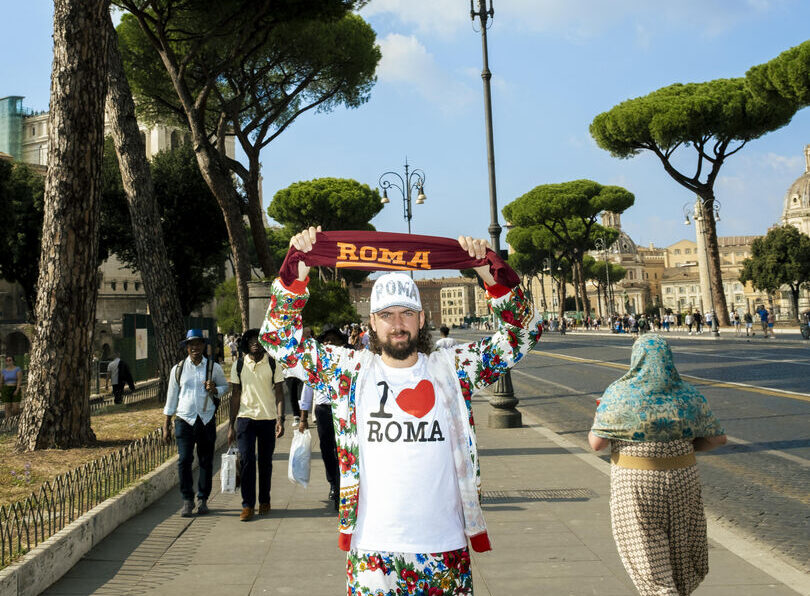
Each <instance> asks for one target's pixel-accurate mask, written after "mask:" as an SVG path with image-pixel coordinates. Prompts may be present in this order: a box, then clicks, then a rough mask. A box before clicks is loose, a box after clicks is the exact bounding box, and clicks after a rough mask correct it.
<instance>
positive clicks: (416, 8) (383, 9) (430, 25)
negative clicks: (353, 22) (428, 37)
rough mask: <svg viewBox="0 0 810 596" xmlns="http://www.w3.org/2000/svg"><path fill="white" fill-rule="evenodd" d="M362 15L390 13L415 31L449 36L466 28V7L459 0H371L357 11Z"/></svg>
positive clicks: (467, 16) (467, 9)
mask: <svg viewBox="0 0 810 596" xmlns="http://www.w3.org/2000/svg"><path fill="white" fill-rule="evenodd" d="M360 14H361V15H362V16H363V18H369V17H384V16H392V17H394V18H395V19H396V20H397V21H399V23H401V24H404V25H407V26H409V27H415V28H416V30H417V32H419V33H423V34H435V35H439V36H441V37H450V36H451V35H453V34H454V33H455V32H456V31H458V30H459V29H461V28H462V27H464V26H467V27H469V23H470V12H469V6H468V5H466V6H465V4H464V3H463V2H459V1H458V0H372V1H371V2H369V3H368V5H366V7H365V8H363V10H361V11H360Z"/></svg>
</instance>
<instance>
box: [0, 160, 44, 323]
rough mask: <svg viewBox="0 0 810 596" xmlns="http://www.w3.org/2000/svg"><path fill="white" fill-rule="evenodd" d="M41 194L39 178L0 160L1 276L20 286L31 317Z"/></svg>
mask: <svg viewBox="0 0 810 596" xmlns="http://www.w3.org/2000/svg"><path fill="white" fill-rule="evenodd" d="M44 193H45V180H44V179H43V177H42V175H40V174H38V173H36V172H35V171H33V170H32V169H31V168H29V167H28V166H26V165H24V164H19V163H14V164H12V163H10V162H8V161H5V160H2V159H0V213H2V214H3V225H2V226H0V276H2V278H3V279H5V280H6V281H9V282H16V283H19V284H20V286H22V289H23V294H24V296H25V303H26V305H27V307H28V312H29V315H30V316H33V314H34V304H35V303H36V293H37V278H38V277H39V250H40V243H41V238H42V217H43V208H44V207H43V196H44Z"/></svg>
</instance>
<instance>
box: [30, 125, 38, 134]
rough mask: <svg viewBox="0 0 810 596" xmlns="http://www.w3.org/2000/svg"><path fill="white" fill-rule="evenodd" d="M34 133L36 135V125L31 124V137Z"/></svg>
mask: <svg viewBox="0 0 810 596" xmlns="http://www.w3.org/2000/svg"><path fill="white" fill-rule="evenodd" d="M36 135H37V127H36V126H32V127H31V136H32V137H35V136H36Z"/></svg>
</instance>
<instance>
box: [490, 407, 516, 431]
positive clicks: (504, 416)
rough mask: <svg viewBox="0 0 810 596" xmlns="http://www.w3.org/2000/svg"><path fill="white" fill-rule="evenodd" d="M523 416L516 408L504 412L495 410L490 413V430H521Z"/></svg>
mask: <svg viewBox="0 0 810 596" xmlns="http://www.w3.org/2000/svg"><path fill="white" fill-rule="evenodd" d="M521 426H523V416H521V414H520V412H518V411H517V410H516V409H515V408H511V409H509V410H502V409H499V408H493V409H491V410H490V411H489V428H520V427H521Z"/></svg>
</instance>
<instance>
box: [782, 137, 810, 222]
mask: <svg viewBox="0 0 810 596" xmlns="http://www.w3.org/2000/svg"><path fill="white" fill-rule="evenodd" d="M804 159H805V170H804V174H802V175H801V176H799V177H798V178H797V179H796V181H795V182H794V183H793V184H791V185H790V188H789V189H788V191H787V194H785V208H784V211H783V212H782V223H783V224H785V225H787V224H791V225H794V226H796V227H797V228H798V229H799V230H801V231H802V232H804V233H805V234H808V233H810V145H807V146H806V147H805V148H804Z"/></svg>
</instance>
